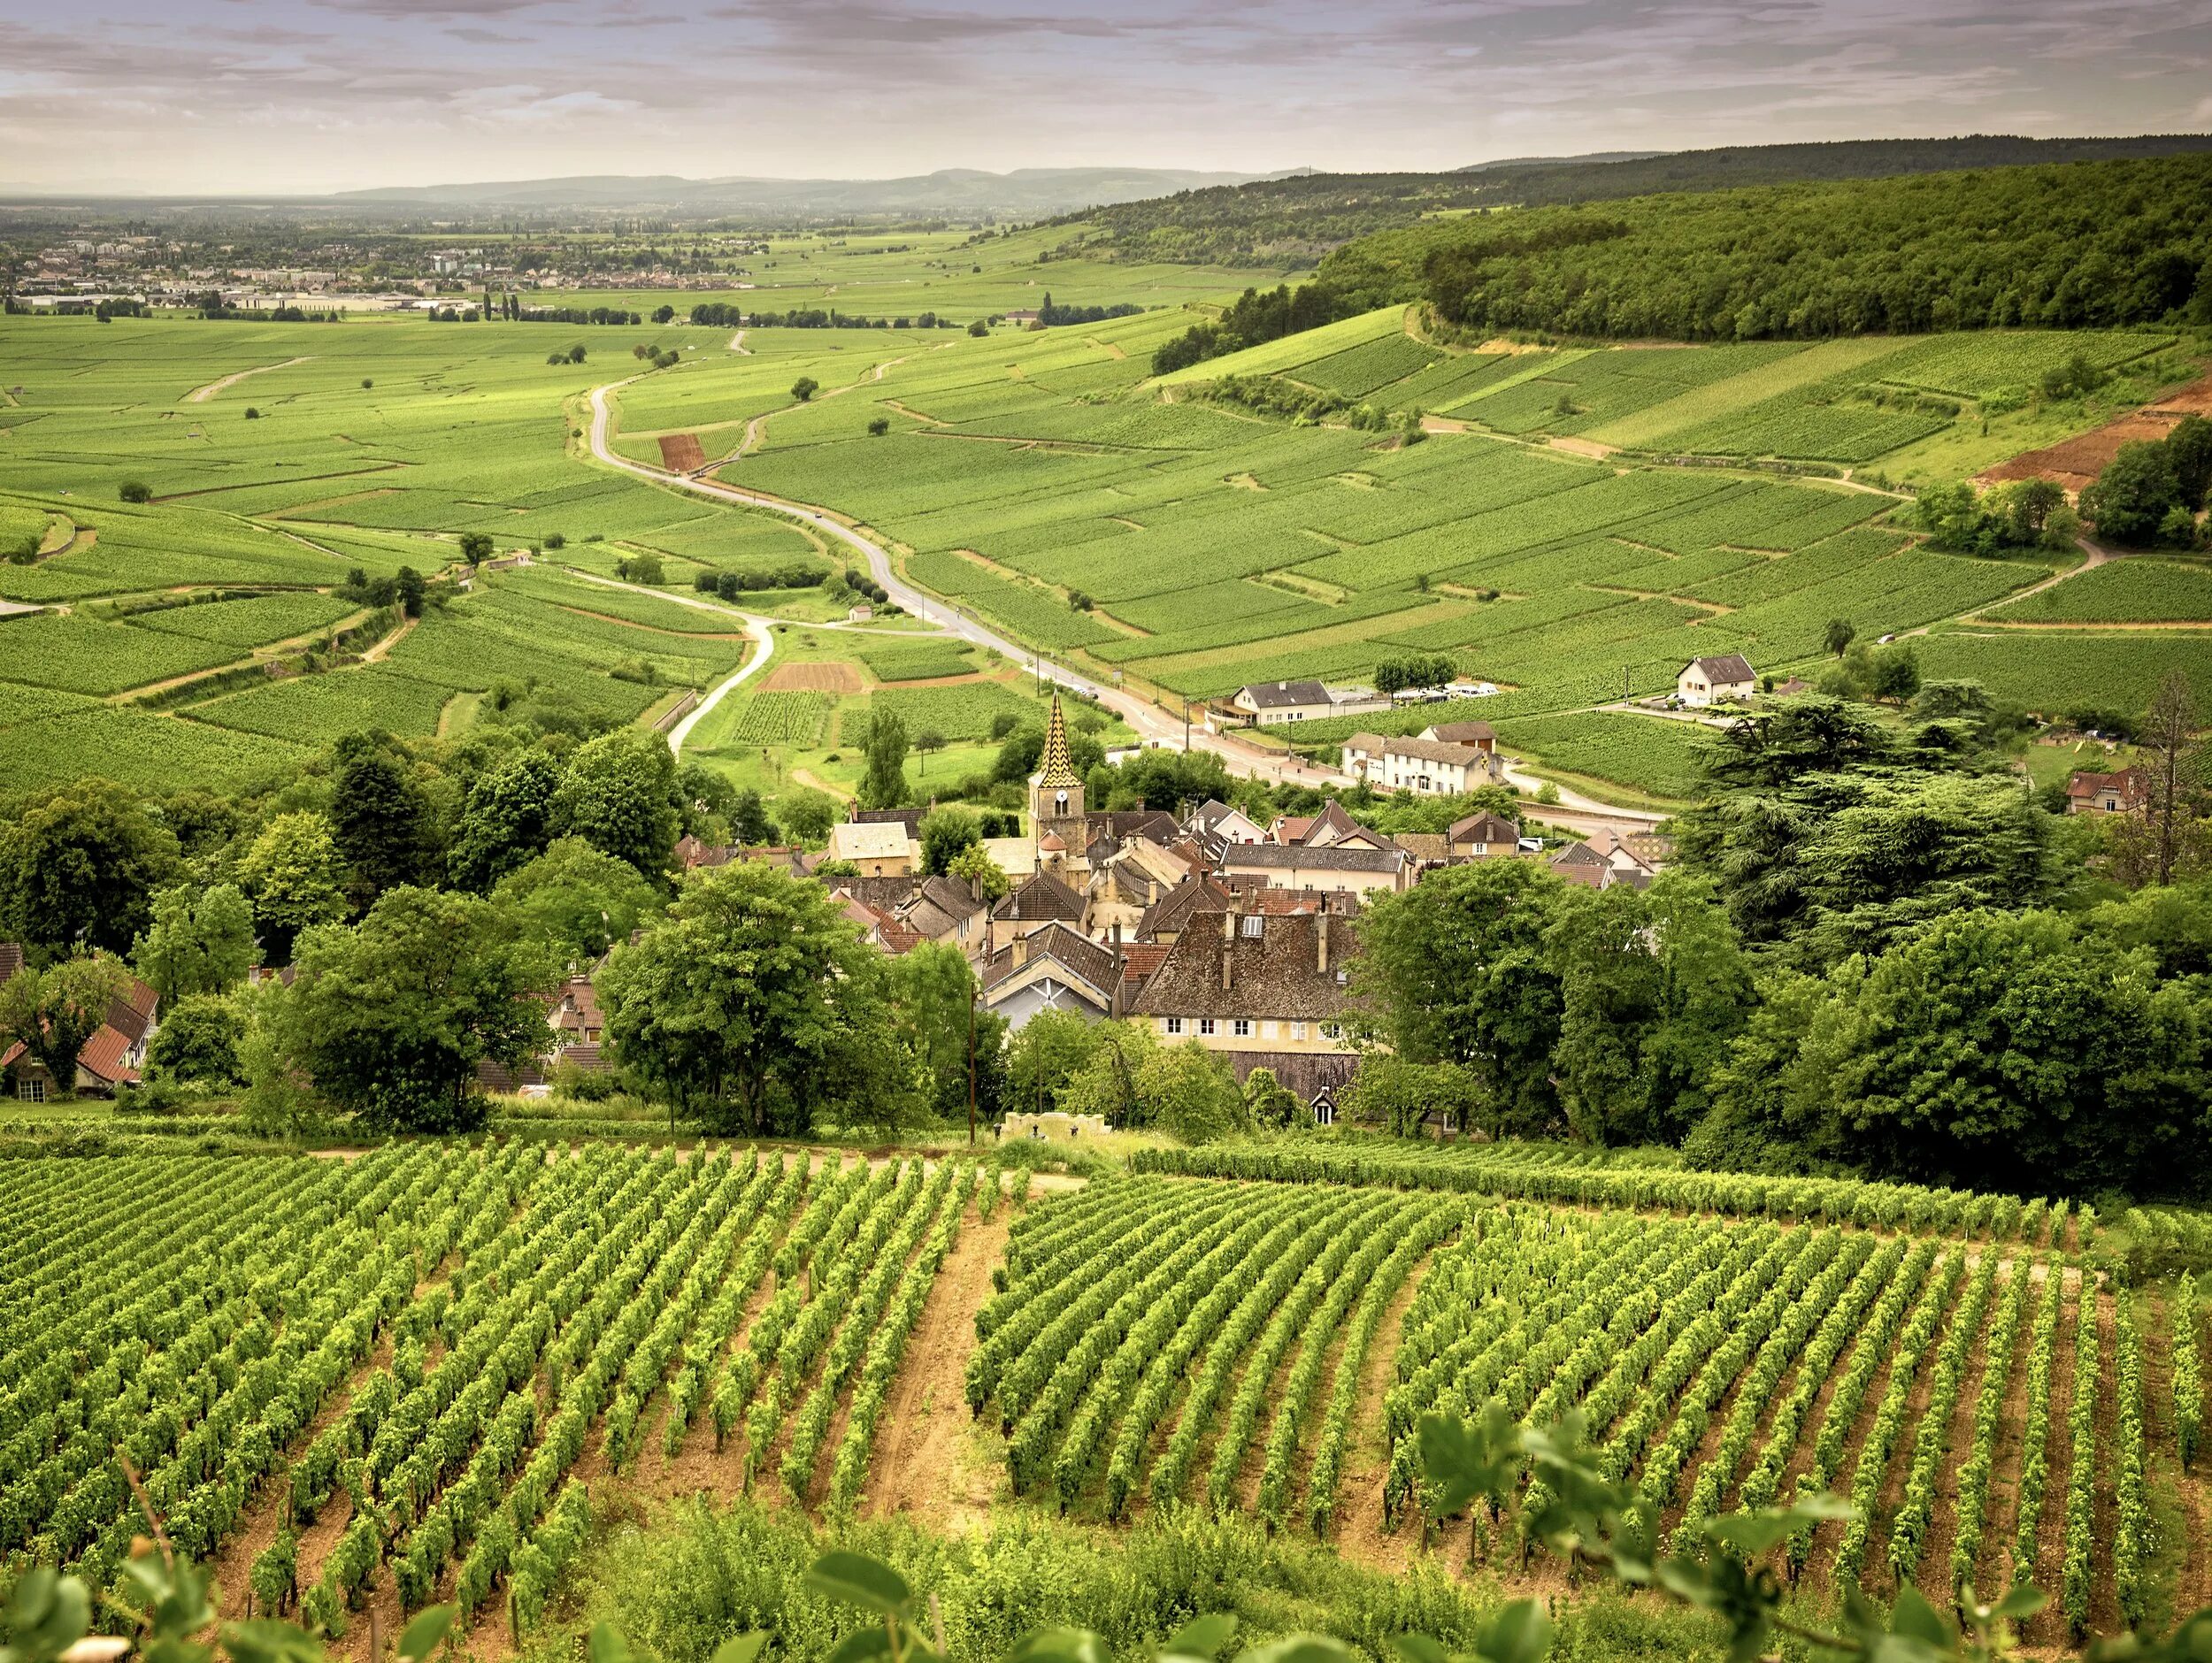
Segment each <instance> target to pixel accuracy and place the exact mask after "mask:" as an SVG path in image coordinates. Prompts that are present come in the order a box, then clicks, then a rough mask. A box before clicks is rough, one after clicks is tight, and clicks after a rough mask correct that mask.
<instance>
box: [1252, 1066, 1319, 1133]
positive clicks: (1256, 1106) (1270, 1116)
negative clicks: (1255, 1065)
mask: <svg viewBox="0 0 2212 1663" xmlns="http://www.w3.org/2000/svg"><path fill="white" fill-rule="evenodd" d="M1244 1113H1245V1117H1246V1118H1247V1119H1248V1120H1249V1121H1250V1122H1251V1123H1252V1124H1253V1125H1255V1126H1256V1127H1258V1128H1259V1129H1260V1130H1262V1131H1291V1130H1296V1129H1298V1128H1301V1127H1303V1126H1305V1125H1308V1124H1310V1116H1309V1115H1308V1114H1307V1113H1306V1106H1305V1105H1304V1104H1303V1103H1302V1102H1300V1101H1299V1100H1298V1093H1297V1092H1294V1091H1292V1090H1291V1089H1290V1088H1289V1087H1288V1086H1287V1085H1285V1084H1283V1083H1282V1082H1281V1081H1280V1080H1279V1079H1277V1078H1276V1077H1275V1070H1274V1069H1253V1070H1252V1072H1251V1073H1249V1074H1248V1075H1246V1076H1245V1077H1244Z"/></svg>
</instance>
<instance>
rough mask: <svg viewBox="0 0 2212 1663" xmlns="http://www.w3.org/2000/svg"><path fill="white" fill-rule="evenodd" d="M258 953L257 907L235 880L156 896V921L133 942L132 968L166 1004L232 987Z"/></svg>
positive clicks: (182, 887)
mask: <svg viewBox="0 0 2212 1663" xmlns="http://www.w3.org/2000/svg"><path fill="white" fill-rule="evenodd" d="M258 956H259V951H258V948H257V946H256V944H255V941H254V938H253V909H252V908H250V907H249V906H248V905H247V904H246V898H245V896H244V895H242V893H239V889H238V886H237V885H235V884H217V885H213V886H211V887H210V888H206V889H200V888H196V887H195V886H194V885H189V884H180V885H176V886H175V887H174V888H171V889H165V890H163V891H162V892H161V893H159V894H158V895H156V896H155V897H154V901H153V916H152V922H151V923H149V924H148V925H147V927H146V931H145V933H143V934H142V935H141V936H140V937H139V938H138V939H137V940H136V941H135V942H134V943H133V944H132V946H131V964H132V968H133V969H136V970H137V972H138V974H139V976H140V977H141V978H142V980H143V981H144V982H145V983H146V985H148V986H149V987H150V988H152V989H153V990H154V992H157V993H158V994H160V995H161V1000H162V1003H163V1004H165V1005H166V1004H169V1003H171V1002H172V1001H173V1000H180V999H184V998H188V997H189V996H191V995H193V994H197V993H223V992H229V991H230V990H231V989H232V988H234V987H235V986H237V985H238V984H239V983H241V982H242V981H244V980H245V979H246V972H247V971H248V970H249V969H251V968H252V967H253V964H254V961H255V960H256V959H257V957H258Z"/></svg>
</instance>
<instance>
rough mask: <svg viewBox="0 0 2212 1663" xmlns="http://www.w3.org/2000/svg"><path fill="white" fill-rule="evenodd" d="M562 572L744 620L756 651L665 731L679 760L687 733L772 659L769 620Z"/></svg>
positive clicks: (594, 575)
mask: <svg viewBox="0 0 2212 1663" xmlns="http://www.w3.org/2000/svg"><path fill="white" fill-rule="evenodd" d="M566 571H568V573H569V575H570V576H571V577H575V578H581V579H583V580H584V581H585V582H587V583H596V584H599V585H601V586H603V587H606V588H609V589H628V590H630V591H632V592H633V593H634V594H649V595H651V596H652V597H653V598H654V599H655V600H657V601H673V602H675V603H676V604H677V605H678V606H688V607H695V608H697V609H699V610H700V611H702V612H726V613H728V614H729V615H730V616H731V617H735V618H742V619H743V620H744V622H745V633H746V635H747V636H748V637H749V639H750V640H752V642H753V644H754V645H755V646H757V648H760V650H759V651H758V652H757V653H753V654H751V655H749V656H748V657H747V658H746V660H745V662H744V663H741V664H740V665H739V666H738V667H737V670H736V671H735V673H733V674H732V675H729V676H726V677H725V678H723V679H722V680H720V681H718V682H717V683H716V684H715V685H714V686H713V687H711V688H710V689H709V690H708V693H707V695H706V697H705V698H703V699H702V700H700V701H699V702H698V703H697V704H695V705H694V706H692V707H691V709H690V710H689V711H688V712H687V713H686V714H685V717H684V719H683V720H682V721H680V722H679V723H677V724H676V725H675V726H674V727H672V728H671V729H669V730H668V748H669V749H670V750H672V751H673V752H674V753H675V754H676V755H678V756H679V757H680V756H682V755H683V754H684V741H685V740H687V739H689V738H690V737H691V730H692V729H693V728H695V727H696V726H698V725H699V722H700V718H701V717H704V716H705V715H706V714H707V712H708V711H710V710H711V709H714V707H715V706H716V705H718V704H720V703H721V702H722V701H723V699H724V698H725V697H726V696H727V695H728V694H732V693H733V692H735V691H736V690H737V689H738V688H739V687H740V686H742V685H743V684H744V683H746V682H747V681H749V680H750V679H752V677H753V675H754V672H755V671H758V670H759V669H760V667H761V666H762V665H764V664H765V663H767V662H768V661H769V660H770V659H772V658H773V657H774V656H775V655H776V632H775V631H774V630H773V629H772V628H770V627H769V625H770V624H771V623H772V619H769V618H765V617H762V616H761V615H760V614H759V613H757V612H744V611H740V610H739V609H737V608H736V607H733V606H724V605H723V604H722V603H721V602H718V601H703V600H700V599H699V598H698V597H696V596H695V595H688V594H669V593H668V592H667V591H666V590H664V589H651V588H648V587H646V586H645V585H643V584H641V583H624V582H622V581H621V580H620V579H617V578H603V577H601V576H600V575H599V574H598V573H597V572H595V571H578V570H577V569H576V568H575V567H573V566H570V567H567V568H566Z"/></svg>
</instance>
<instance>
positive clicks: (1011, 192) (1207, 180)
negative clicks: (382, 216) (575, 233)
mask: <svg viewBox="0 0 2212 1663" xmlns="http://www.w3.org/2000/svg"><path fill="white" fill-rule="evenodd" d="M1262 177H1265V176H1263V175H1260V174H1254V173H1207V172H1194V171H1191V170H1187V169H1183V168H1157V167H1022V168H1016V169H1015V170H1014V171H1012V172H1007V173H988V172H979V171H978V170H976V169H972V168H942V169H940V170H939V171H938V172H933V173H921V174H915V175H911V176H910V177H906V178H902V179H859V180H853V179H758V178H752V177H749V176H744V175H736V176H732V177H728V178H721V179H685V178H681V177H680V176H678V175H675V174H668V173H662V174H653V175H648V176H643V177H634V176H627V175H622V174H581V175H577V176H575V177H572V178H563V179H526V180H494V181H485V182H479V183H472V184H453V185H419V186H417V185H396V186H388V187H384V188H379V189H374V190H352V191H342V192H339V193H337V194H336V195H333V196H331V197H328V198H325V199H324V200H326V201H327V202H329V203H334V204H338V205H341V206H345V207H353V208H360V209H368V210H392V211H403V212H408V211H413V212H421V211H445V212H460V213H466V212H472V211H492V212H517V211H523V212H529V211H551V210H558V209H573V210H580V211H602V212H603V211H622V212H634V211H651V212H657V213H672V214H684V215H727V216H732V217H740V218H741V217H746V216H758V217H763V218H778V217H795V218H854V217H874V216H922V215H932V214H957V215H974V214H985V213H988V214H997V215H1002V216H1005V217H1008V218H1037V217H1041V216H1050V215H1056V214H1068V213H1074V212H1077V211H1080V210H1082V209H1085V208H1088V207H1091V206H1093V205H1094V204H1102V203H1119V202H1128V201H1131V200H1133V199H1134V198H1137V197H1142V196H1161V195H1170V194H1171V193H1174V192H1178V191H1190V190H1206V189H1223V188H1233V187H1235V186H1238V185H1242V184H1247V183H1249V182H1251V181H1253V180H1256V179H1259V178H1262ZM1276 177H1279V175H1278V176H1276Z"/></svg>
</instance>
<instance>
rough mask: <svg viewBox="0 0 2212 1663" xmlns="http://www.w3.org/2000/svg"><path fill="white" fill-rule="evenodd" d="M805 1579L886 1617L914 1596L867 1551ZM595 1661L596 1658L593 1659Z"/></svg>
mask: <svg viewBox="0 0 2212 1663" xmlns="http://www.w3.org/2000/svg"><path fill="white" fill-rule="evenodd" d="M806 1581H807V1586H808V1587H810V1588H811V1589H812V1590H814V1591H815V1592H816V1593H818V1594H822V1595H826V1597H828V1598H831V1599H836V1600H841V1601H842V1602H843V1603H845V1604H846V1605H849V1606H859V1607H860V1608H861V1609H862V1610H863V1611H880V1612H882V1613H884V1615H886V1616H887V1617H898V1616H903V1615H905V1614H906V1609H907V1606H908V1603H909V1602H910V1600H912V1598H914V1590H912V1589H910V1588H909V1587H908V1586H907V1585H906V1578H905V1577H903V1576H902V1575H899V1574H898V1572H896V1571H895V1570H893V1569H892V1568H891V1567H889V1566H888V1565H886V1564H885V1563H884V1562H883V1561H882V1560H878V1559H870V1558H869V1557H868V1556H867V1555H866V1554H865V1553H849V1552H845V1551H844V1550H843V1549H839V1550H838V1551H836V1552H832V1553H825V1554H823V1555H822V1557H821V1558H820V1559H818V1560H815V1561H814V1567H813V1568H812V1569H811V1570H810V1571H808V1572H807V1574H806ZM594 1663H597V1660H596V1659H594Z"/></svg>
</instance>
